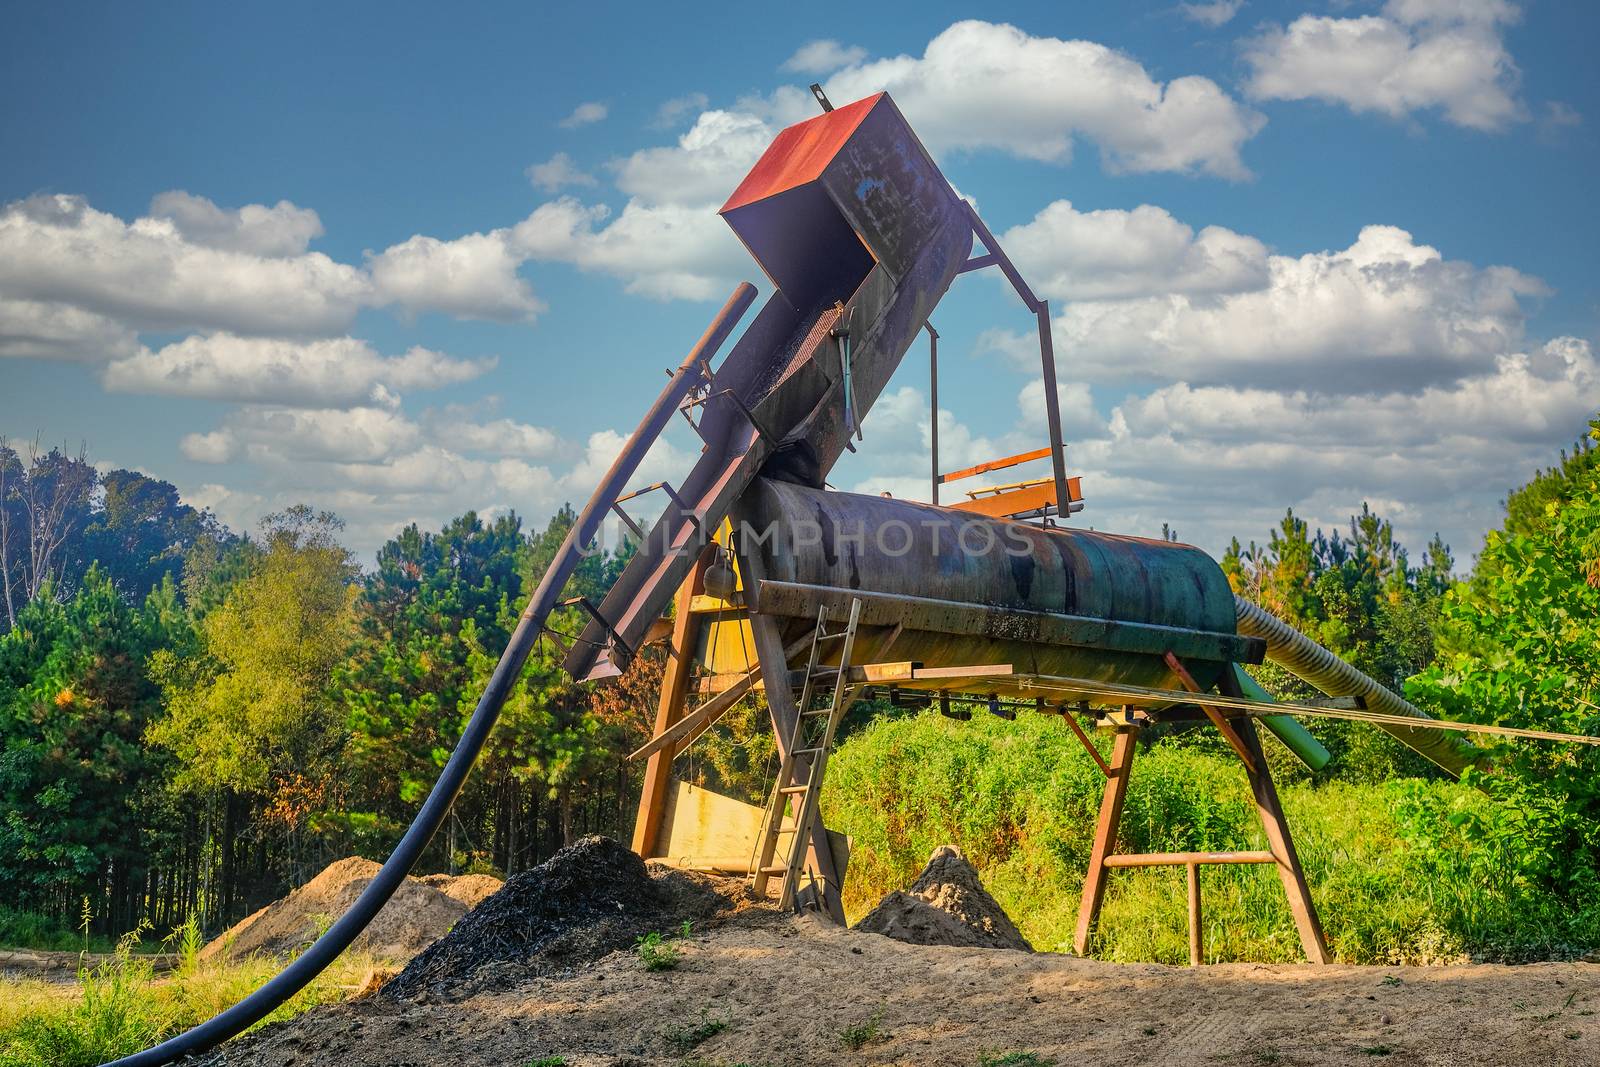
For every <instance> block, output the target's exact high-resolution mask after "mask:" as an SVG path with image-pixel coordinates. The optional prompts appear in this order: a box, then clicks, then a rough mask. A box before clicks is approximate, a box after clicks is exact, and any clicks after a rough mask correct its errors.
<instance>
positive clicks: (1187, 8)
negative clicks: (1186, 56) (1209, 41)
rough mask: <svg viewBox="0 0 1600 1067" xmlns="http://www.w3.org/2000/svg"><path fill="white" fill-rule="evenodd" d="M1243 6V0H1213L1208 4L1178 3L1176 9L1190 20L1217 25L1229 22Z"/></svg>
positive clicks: (1207, 24) (1205, 24)
mask: <svg viewBox="0 0 1600 1067" xmlns="http://www.w3.org/2000/svg"><path fill="white" fill-rule="evenodd" d="M1243 6H1244V0H1213V2H1212V3H1209V4H1179V5H1178V11H1179V12H1181V13H1182V15H1183V17H1184V18H1186V19H1189V20H1190V21H1191V22H1198V23H1200V24H1201V25H1203V26H1211V27H1217V26H1221V25H1223V24H1224V23H1227V22H1231V21H1232V20H1233V16H1235V15H1237V14H1238V13H1239V9H1240V8H1241V7H1243Z"/></svg>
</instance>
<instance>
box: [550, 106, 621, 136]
mask: <svg viewBox="0 0 1600 1067" xmlns="http://www.w3.org/2000/svg"><path fill="white" fill-rule="evenodd" d="M609 114H611V109H610V108H609V107H607V106H606V105H605V104H603V103H601V102H599V101H598V100H588V101H585V102H584V103H581V104H579V105H578V106H577V107H575V108H573V109H572V114H570V115H568V116H567V117H566V118H564V119H562V120H561V121H560V122H558V123H556V125H558V126H560V127H561V128H562V129H564V130H575V129H577V128H578V127H579V126H592V125H594V124H595V123H596V122H604V121H605V118H606V116H607V115H609Z"/></svg>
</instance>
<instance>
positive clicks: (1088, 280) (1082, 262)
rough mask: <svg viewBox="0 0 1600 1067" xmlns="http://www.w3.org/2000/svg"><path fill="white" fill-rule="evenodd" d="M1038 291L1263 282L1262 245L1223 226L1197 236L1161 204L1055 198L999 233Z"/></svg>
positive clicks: (1138, 293)
mask: <svg viewBox="0 0 1600 1067" xmlns="http://www.w3.org/2000/svg"><path fill="white" fill-rule="evenodd" d="M1000 243H1001V246H1002V247H1003V248H1005V250H1006V252H1007V253H1008V254H1009V255H1010V256H1011V258H1012V259H1013V260H1015V261H1016V263H1017V264H1018V266H1019V268H1021V270H1022V272H1023V276H1024V277H1026V278H1027V279H1028V281H1029V283H1030V284H1032V285H1033V286H1034V288H1035V289H1036V290H1037V291H1038V293H1039V294H1040V295H1041V296H1044V297H1047V298H1049V299H1052V300H1116V299H1126V298H1129V297H1143V296H1152V295H1155V294H1168V293H1187V294H1200V293H1236V292H1243V291H1246V290H1251V289H1261V288H1264V287H1265V286H1266V284H1267V281H1268V270H1267V248H1266V246H1265V245H1263V244H1262V243H1261V242H1260V241H1258V240H1256V239H1255V238H1254V237H1248V236H1245V235H1244V234H1240V233H1235V232H1234V231H1232V230H1229V229H1225V228H1223V227H1221V226H1207V227H1206V228H1205V229H1203V230H1201V231H1200V233H1199V234H1198V235H1197V234H1196V233H1195V232H1194V230H1193V229H1192V228H1190V227H1189V226H1187V225H1185V224H1184V223H1181V222H1179V221H1178V220H1177V219H1175V218H1173V217H1172V215H1171V214H1170V213H1169V212H1168V211H1166V210H1165V209H1164V208H1159V207H1154V206H1152V205H1150V204H1141V205H1139V206H1138V207H1136V208H1134V209H1133V210H1131V211H1121V210H1104V209H1103V210H1093V211H1079V210H1078V209H1077V208H1074V207H1073V206H1072V203H1071V202H1070V201H1067V200H1057V201H1056V202H1055V203H1053V204H1050V205H1049V206H1048V207H1046V208H1044V210H1042V211H1040V212H1039V213H1038V214H1037V215H1036V216H1034V218H1033V219H1032V221H1030V222H1027V223H1024V224H1022V225H1020V226H1014V227H1012V228H1011V229H1009V230H1007V231H1006V232H1005V234H1004V235H1002V237H1001V238H1000Z"/></svg>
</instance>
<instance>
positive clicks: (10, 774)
mask: <svg viewBox="0 0 1600 1067" xmlns="http://www.w3.org/2000/svg"><path fill="white" fill-rule="evenodd" d="M175 596H176V594H175V591H174V588H173V585H172V583H171V581H170V580H169V581H167V582H166V584H165V585H164V586H163V587H162V589H160V590H158V591H157V592H155V593H152V594H151V595H150V597H149V598H147V600H146V602H145V604H144V605H143V606H142V607H141V608H138V609H135V608H132V607H130V606H129V605H128V603H127V602H126V601H125V600H124V599H123V598H122V597H121V596H119V595H118V594H117V591H116V589H115V588H114V586H113V584H112V582H111V580H110V578H109V577H108V576H107V575H105V574H103V573H102V572H101V571H100V570H99V569H98V568H96V567H91V568H90V569H89V571H88V573H87V574H86V575H85V576H84V577H83V580H82V583H81V585H80V587H79V589H78V592H77V593H76V595H74V596H73V597H72V598H71V599H70V600H67V601H66V602H65V603H61V602H57V601H56V600H55V598H54V597H53V596H50V595H46V596H42V597H40V598H38V599H36V600H34V601H33V602H31V603H29V604H28V605H27V606H26V607H24V608H23V610H22V611H21V612H20V613H19V615H18V618H17V626H16V627H15V628H14V629H12V630H11V631H10V632H9V633H7V634H5V635H4V636H3V637H0V894H3V895H4V896H5V898H6V899H7V900H8V901H9V902H11V903H12V904H14V905H19V906H22V907H26V908H33V909H37V910H42V911H47V912H53V913H55V914H57V915H62V914H65V913H67V909H68V908H69V907H71V906H73V905H75V904H76V902H77V898H78V896H79V895H80V892H81V887H82V885H83V884H84V882H85V881H86V880H88V879H91V878H92V877H93V876H94V875H95V874H96V873H98V872H99V871H101V870H103V869H105V867H107V866H108V865H113V864H115V865H126V867H127V868H128V869H129V870H132V871H141V872H142V871H143V870H144V869H145V867H146V864H147V857H146V855H145V851H146V849H147V847H148V845H149V840H148V833H147V828H146V822H147V820H148V818H149V815H150V808H151V804H152V803H153V801H151V800H150V798H149V797H148V795H147V793H146V790H147V786H148V783H149V781H150V779H151V778H152V777H153V776H154V775H156V774H158V773H159V772H160V771H161V770H162V769H163V768H164V765H165V761H164V757H163V756H162V754H161V753H159V752H152V751H150V750H149V749H148V748H146V747H145V745H144V744H143V738H142V734H143V733H144V730H145V728H146V726H147V725H148V724H150V723H152V722H154V721H156V719H157V718H158V717H159V715H160V712H161V703H160V692H159V690H157V688H156V687H155V686H154V685H152V684H151V683H150V681H149V680H148V678H147V677H146V676H145V673H144V663H145V661H146V660H147V659H148V658H149V657H150V656H151V655H153V654H155V653H156V652H157V650H159V649H161V648H164V647H169V646H180V645H181V644H182V640H183V634H182V628H183V624H182V621H181V618H180V617H179V613H178V612H177V608H176V600H175ZM69 902H70V904H69ZM74 910H75V909H74Z"/></svg>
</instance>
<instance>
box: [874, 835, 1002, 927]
mask: <svg viewBox="0 0 1600 1067" xmlns="http://www.w3.org/2000/svg"><path fill="white" fill-rule="evenodd" d="M855 928H856V929H857V930H862V931H865V932H867V933H873V934H882V935H884V936H885V937H892V938H894V939H895V940H896V941H905V942H907V943H908V944H912V945H957V946H960V947H962V948H1010V949H1020V950H1021V951H1023V952H1032V951H1033V946H1032V945H1030V944H1028V941H1027V939H1026V938H1025V937H1023V936H1022V933H1021V931H1019V930H1018V929H1017V927H1016V925H1015V924H1014V923H1012V921H1011V919H1010V917H1009V916H1008V915H1006V913H1005V911H1004V909H1002V908H1001V907H1000V905H999V903H998V902H997V901H996V900H995V899H994V897H992V896H990V895H989V891H988V890H987V889H984V888H983V883H982V882H981V881H979V880H978V872H977V871H975V870H973V868H972V864H970V863H968V862H967V861H966V858H965V857H963V856H962V855H961V852H960V850H959V849H957V848H955V847H954V846H952V845H941V846H939V847H938V848H936V849H934V852H933V855H932V857H930V858H929V860H928V865H927V866H926V867H924V868H923V869H922V873H921V874H920V875H918V876H917V880H916V881H915V882H912V883H911V888H910V889H909V890H907V891H904V892H902V891H900V890H898V889H897V890H895V891H894V892H893V893H890V894H889V895H888V896H886V897H884V898H883V899H882V900H881V901H879V902H878V906H877V907H875V908H873V909H872V910H871V911H870V912H868V913H867V914H866V916H865V917H863V918H862V920H861V921H860V922H858V923H856V926H855Z"/></svg>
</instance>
